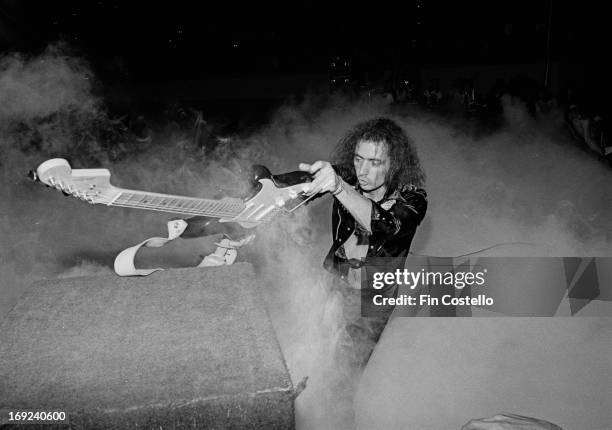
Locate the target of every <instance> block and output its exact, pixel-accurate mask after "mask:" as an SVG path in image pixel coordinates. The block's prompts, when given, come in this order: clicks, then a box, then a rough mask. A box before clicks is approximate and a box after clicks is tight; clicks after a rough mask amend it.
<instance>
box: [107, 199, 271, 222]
mask: <svg viewBox="0 0 612 430" xmlns="http://www.w3.org/2000/svg"><path fill="white" fill-rule="evenodd" d="M111 206H118V207H125V208H136V209H149V210H153V211H157V212H170V213H179V214H183V215H200V216H210V217H213V218H224V217H226V218H230V219H231V221H233V222H240V221H243V222H251V223H252V222H267V221H269V220H270V219H271V218H272V217H273V216H274V215H276V214H277V213H278V212H280V209H273V210H271V211H270V212H269V213H267V214H266V215H264V216H263V217H262V218H261V219H260V220H253V219H248V218H236V214H233V213H225V214H210V213H202V212H197V211H188V210H167V209H164V208H156V207H143V206H142V205H134V204H121V203H120V204H117V203H113V204H112V205H111Z"/></svg>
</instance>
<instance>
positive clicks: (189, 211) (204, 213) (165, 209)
mask: <svg viewBox="0 0 612 430" xmlns="http://www.w3.org/2000/svg"><path fill="white" fill-rule="evenodd" d="M110 206H121V207H126V208H136V209H150V210H154V211H159V212H171V213H182V214H186V215H201V216H213V217H214V216H220V217H232V216H236V215H237V213H235V212H227V211H219V212H213V211H210V210H209V211H206V210H202V209H200V210H197V209H185V208H174V207H168V206H156V205H145V204H142V203H141V204H134V203H117V202H115V203H111V204H110ZM238 213H239V212H238Z"/></svg>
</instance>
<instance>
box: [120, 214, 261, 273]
mask: <svg viewBox="0 0 612 430" xmlns="http://www.w3.org/2000/svg"><path fill="white" fill-rule="evenodd" d="M186 228H187V222H186V221H185V220H182V219H177V220H171V221H168V237H152V238H149V239H146V240H144V241H142V242H140V243H139V244H138V245H134V246H130V247H129V248H126V249H124V250H123V251H121V252H120V253H119V254H118V255H117V257H116V258H115V264H114V269H115V273H116V274H117V275H119V276H148V275H150V274H151V273H154V272H157V271H158V270H164V269H162V268H155V269H137V268H136V266H135V265H134V259H135V258H136V254H137V253H138V251H139V250H140V248H142V247H143V246H144V247H146V248H160V247H162V246H164V245H165V244H166V243H168V242H170V241H173V240H174V239H176V238H177V237H179V236H180V235H181V234H183V232H184V231H185V229H186ZM254 238H255V235H254V234H252V235H249V236H246V237H244V238H243V239H241V240H237V241H236V240H231V238H230V237H229V236H227V235H225V237H224V238H223V239H222V240H221V241H220V242H215V245H217V249H216V250H215V252H213V253H212V254H210V255H207V256H206V257H204V259H203V260H202V262H201V263H200V264H199V265H198V266H197V267H212V266H223V265H231V264H232V263H234V261H235V260H236V257H237V255H238V252H237V248H240V247H241V246H243V245H246V244H247V243H249V242H251V241H252V240H253V239H254Z"/></svg>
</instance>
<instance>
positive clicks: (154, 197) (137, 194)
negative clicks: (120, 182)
mask: <svg viewBox="0 0 612 430" xmlns="http://www.w3.org/2000/svg"><path fill="white" fill-rule="evenodd" d="M117 191H118V194H117V195H115V197H114V198H113V199H112V200H111V201H110V202H109V203H107V205H109V206H121V207H126V208H138V209H146V210H152V211H159V212H170V213H176V214H181V215H193V216H207V217H213V218H232V217H235V216H236V215H238V214H239V213H240V212H242V210H243V209H244V203H243V202H242V201H241V200H240V199H223V200H212V199H198V198H192V197H184V196H175V195H171V194H159V193H147V192H143V191H136V190H127V189H122V188H117Z"/></svg>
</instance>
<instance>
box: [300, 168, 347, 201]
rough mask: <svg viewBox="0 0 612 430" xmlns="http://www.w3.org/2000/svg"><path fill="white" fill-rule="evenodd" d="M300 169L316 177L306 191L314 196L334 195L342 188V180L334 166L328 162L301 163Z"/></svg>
mask: <svg viewBox="0 0 612 430" xmlns="http://www.w3.org/2000/svg"><path fill="white" fill-rule="evenodd" d="M299 169H300V170H302V171H304V172H308V173H310V174H312V175H314V179H313V181H312V182H311V183H310V186H309V188H308V189H307V190H306V191H305V193H306V195H308V196H313V195H315V194H320V193H327V192H330V193H333V192H335V191H337V190H338V189H339V188H340V181H341V180H342V179H340V178H339V177H338V175H337V174H336V171H335V170H334V168H333V167H332V165H331V164H330V163H329V162H327V161H320V160H319V161H315V162H314V163H312V164H306V163H300V165H299Z"/></svg>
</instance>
